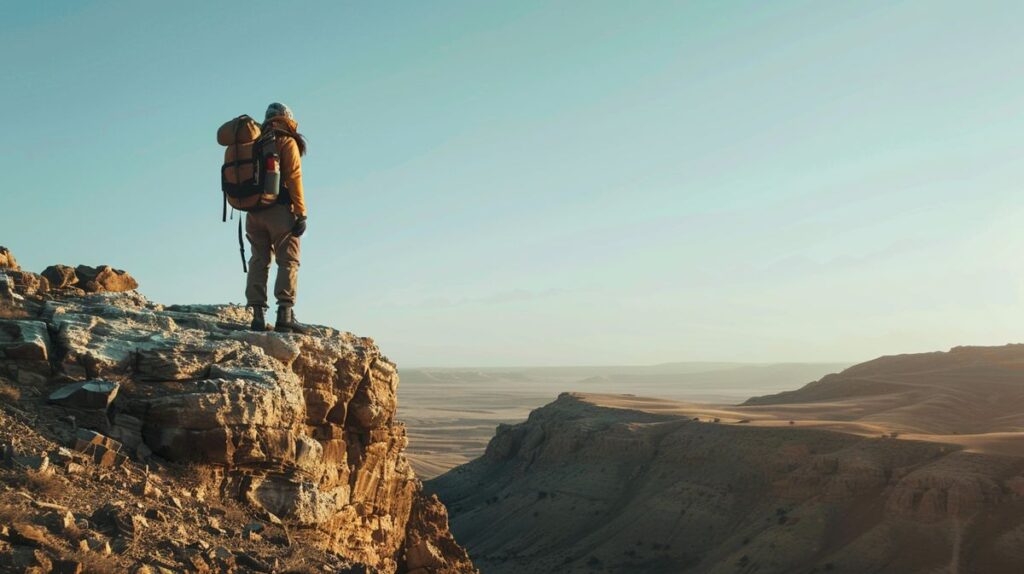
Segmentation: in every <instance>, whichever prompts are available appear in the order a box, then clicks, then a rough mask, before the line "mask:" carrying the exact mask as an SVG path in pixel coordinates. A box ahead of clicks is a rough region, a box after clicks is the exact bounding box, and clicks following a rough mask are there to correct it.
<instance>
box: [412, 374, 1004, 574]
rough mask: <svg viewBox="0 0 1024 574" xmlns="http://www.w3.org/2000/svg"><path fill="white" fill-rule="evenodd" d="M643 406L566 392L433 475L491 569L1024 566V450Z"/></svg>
mask: <svg viewBox="0 0 1024 574" xmlns="http://www.w3.org/2000/svg"><path fill="white" fill-rule="evenodd" d="M988 400H989V399H988V397H986V396H985V395H983V394H980V395H975V396H974V400H973V401H972V404H978V403H984V402H987V401H988ZM630 403H633V404H637V405H640V404H657V401H650V400H646V399H639V398H634V397H626V398H623V397H619V398H617V399H616V398H613V397H607V396H586V395H577V394H563V395H562V396H560V397H559V398H558V400H556V401H555V402H553V403H551V404H549V405H547V406H545V407H543V408H541V409H538V410H536V411H534V412H533V413H531V415H530V417H529V419H528V420H527V421H526V422H524V423H522V424H518V425H514V426H502V427H499V429H498V431H497V434H496V435H495V437H494V438H493V439H492V440H491V442H490V444H489V445H488V447H487V451H486V454H485V455H484V456H483V457H481V458H479V459H477V460H475V461H473V462H471V463H469V464H466V465H463V466H461V467H458V468H456V469H454V470H453V471H451V472H449V473H447V474H445V475H443V476H441V477H439V478H437V479H434V480H432V481H429V482H428V483H427V487H428V489H429V490H432V491H433V492H436V493H437V494H438V496H440V498H441V500H443V501H444V502H445V504H447V505H448V508H449V510H450V512H451V516H452V518H451V525H452V530H453V531H454V532H455V534H456V536H458V538H459V540H460V541H461V542H462V543H464V544H466V546H467V548H468V549H469V551H470V552H471V553H472V555H473V557H474V561H475V562H476V563H477V565H479V566H480V568H481V569H482V570H483V571H485V572H488V573H499V574H500V573H503V572H536V573H541V572H545V573H547V572H552V573H553V572H644V573H662V572H663V573H670V572H672V573H675V572H702V573H703V572H710V573H719V572H721V573H724V572H745V573H753V572H758V573H811V572H850V573H861V572H882V573H893V574H896V573H900V574H903V573H939V572H944V573H1001V572H1021V571H1024V458H1022V457H1019V456H1000V455H994V454H983V453H974V452H968V451H966V450H964V449H963V448H961V447H960V446H955V445H949V444H944V443H942V442H941V441H932V442H926V441H911V440H902V438H893V436H892V435H887V436H886V437H881V436H880V435H874V436H871V437H866V436H861V435H857V434H852V433H844V432H833V431H828V430H820V429H817V428H809V427H808V428H805V427H804V426H802V425H803V423H802V422H801V421H800V420H796V421H794V423H793V424H786V423H785V422H783V425H781V426H756V425H754V424H751V423H749V422H747V420H746V419H739V420H737V419H732V420H731V421H726V420H725V419H721V420H720V422H713V420H714V419H710V418H705V417H701V418H700V419H699V420H695V419H694V417H693V416H686V415H682V414H677V413H673V412H671V409H669V408H667V407H665V406H662V407H661V408H658V409H653V410H650V411H644V410H640V409H633V408H623V405H624V404H630ZM609 405H611V406H609ZM959 406H960V407H961V408H964V407H965V405H959ZM688 407H689V406H684V408H682V410H686V408H688ZM804 409H805V413H806V414H808V415H809V416H810V417H812V418H815V419H817V418H819V417H818V414H817V413H815V412H814V411H813V409H811V407H809V406H808V405H804ZM736 411H737V412H739V413H742V412H744V411H743V409H742V408H739V409H736Z"/></svg>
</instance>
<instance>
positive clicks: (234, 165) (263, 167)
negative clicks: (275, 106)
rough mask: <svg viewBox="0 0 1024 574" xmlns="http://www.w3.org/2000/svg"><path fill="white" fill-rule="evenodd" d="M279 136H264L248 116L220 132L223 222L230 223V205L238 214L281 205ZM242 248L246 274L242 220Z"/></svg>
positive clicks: (240, 238)
mask: <svg viewBox="0 0 1024 574" xmlns="http://www.w3.org/2000/svg"><path fill="white" fill-rule="evenodd" d="M276 136H277V133H276V132H275V131H274V130H268V131H267V132H266V133H264V132H263V131H262V129H261V128H260V124H259V123H257V122H256V120H254V119H252V118H251V117H249V116H247V115H244V114H243V115H240V116H238V117H237V118H235V119H233V120H229V121H228V122H227V123H225V124H224V125H222V126H220V129H218V130H217V143H219V144H220V145H222V146H225V148H226V149H225V150H224V164H223V165H222V166H221V168H220V188H221V192H222V193H223V194H224V208H223V214H222V215H221V221H227V220H228V205H230V206H231V207H232V208H233V209H236V210H238V211H259V210H261V209H266V208H268V207H270V206H272V205H274V204H275V203H277V198H278V196H279V195H280V193H281V166H280V164H279V163H278V160H279V157H278V155H277V142H276V140H275V138H276ZM238 249H239V251H240V252H241V253H242V271H243V272H247V271H248V268H247V266H246V262H245V242H244V241H243V234H242V218H241V217H239V218H238Z"/></svg>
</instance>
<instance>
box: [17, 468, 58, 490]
mask: <svg viewBox="0 0 1024 574" xmlns="http://www.w3.org/2000/svg"><path fill="white" fill-rule="evenodd" d="M19 478H20V480H19V482H20V485H21V486H22V487H24V488H27V489H28V490H30V491H32V492H34V493H36V494H38V495H41V496H48V497H54V496H56V495H57V494H59V493H61V492H62V491H63V490H64V484H63V482H62V481H61V479H60V477H59V476H57V475H55V474H54V473H53V471H52V470H49V469H47V470H28V471H25V473H24V474H22V475H21V477H19Z"/></svg>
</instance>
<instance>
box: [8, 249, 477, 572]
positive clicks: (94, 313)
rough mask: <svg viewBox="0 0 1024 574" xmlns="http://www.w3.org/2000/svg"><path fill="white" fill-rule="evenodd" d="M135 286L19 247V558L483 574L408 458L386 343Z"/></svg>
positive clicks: (17, 566) (154, 566) (13, 558)
mask: <svg viewBox="0 0 1024 574" xmlns="http://www.w3.org/2000/svg"><path fill="white" fill-rule="evenodd" d="M135 287H137V283H136V282H135V280H134V279H132V278H131V277H130V276H129V275H128V274H127V273H124V272H123V271H119V270H116V269H111V268H109V267H85V266H79V267H77V268H71V267H67V266H52V267H50V268H48V269H47V270H46V271H44V272H43V273H42V274H39V275H37V274H33V273H28V272H25V271H22V270H20V269H19V268H18V265H17V263H16V261H15V260H14V258H13V256H12V255H11V254H10V252H9V251H7V250H6V249H3V248H0V417H2V418H3V420H2V421H0V423H2V424H0V427H2V430H0V442H2V443H3V464H2V465H0V478H2V481H0V482H3V483H4V484H7V485H8V491H7V492H6V493H4V495H3V496H2V497H0V506H2V508H0V511H2V512H3V513H5V514H6V515H7V516H6V518H7V520H0V523H4V522H8V523H10V524H20V526H18V527H13V526H5V527H0V528H2V529H0V563H3V564H13V565H14V566H11V568H14V570H10V571H18V572H21V571H26V569H31V568H38V569H39V570H38V571H41V572H46V571H58V566H54V564H62V563H64V562H77V563H78V564H79V566H78V568H79V570H78V571H81V568H83V567H84V568H85V570H89V568H90V564H92V568H93V569H94V570H97V571H101V570H102V568H100V567H97V566H96V565H95V564H94V563H95V561H96V560H104V561H106V562H108V563H109V564H108V566H109V568H110V569H113V570H116V571H129V570H130V569H132V568H134V569H135V570H134V571H161V572H163V571H171V572H178V571H231V570H237V571H271V570H272V571H287V570H288V569H289V568H294V569H295V570H294V571H303V569H308V570H309V571H330V572H335V571H340V572H344V571H353V572H387V573H391V572H399V573H406V572H408V573H417V574H426V573H428V572H444V573H449V572H450V573H462V572H475V569H474V568H473V566H472V564H471V563H470V561H469V558H468V556H467V555H466V553H465V551H464V550H463V549H462V548H461V547H460V546H459V545H458V544H457V543H456V542H455V541H454V539H453V538H452V535H451V534H450V532H449V531H448V524H447V513H446V510H445V508H444V506H443V505H442V504H441V503H440V502H439V501H438V500H437V498H435V497H433V496H427V495H425V494H424V493H423V492H422V486H421V484H420V482H419V480H417V478H416V476H415V474H414V473H413V471H412V469H411V467H410V466H409V463H408V462H407V460H406V457H405V453H404V451H405V447H406V444H407V439H406V433H405V427H404V426H403V425H402V424H401V423H400V422H398V421H396V420H395V411H396V406H397V399H396V390H397V386H398V375H397V372H396V370H395V365H394V364H393V363H391V362H390V361H389V360H388V359H387V357H385V356H384V355H383V354H382V353H381V351H380V349H379V348H378V347H377V345H376V344H375V343H374V342H373V340H372V339H369V338H363V337H357V336H355V335H352V334H351V333H346V332H341V331H337V330H334V329H331V328H327V327H318V328H316V329H314V331H315V333H313V334H304V335H296V334H277V333H273V332H261V333H257V332H252V331H249V330H248V329H247V322H248V318H247V313H246V311H245V309H244V308H241V307H237V306H231V305H171V306H164V305H159V304H155V303H152V302H149V301H147V300H146V299H145V298H144V297H143V296H141V295H140V294H138V293H137V292H136V291H134V289H135ZM19 485H20V487H19ZM15 495H17V496H15ZM54 513H56V514H57V515H60V520H59V522H61V524H59V525H57V526H53V525H52V524H49V523H47V520H50V521H51V522H52V517H51V518H47V516H49V515H50V514H54ZM147 517H148V518H147ZM33 530H34V531H36V534H38V535H39V536H35V537H33V535H31V534H29V535H27V534H25V533H26V532H31V531H33ZM33 538H37V540H33ZM40 554H41V555H40ZM99 557H102V558H99ZM47 561H49V562H50V564H46V562H47ZM68 567H69V568H71V571H75V567H74V566H68ZM147 568H148V570H145V569H147ZM0 570H2V571H6V570H3V567H0ZM59 571H64V570H59Z"/></svg>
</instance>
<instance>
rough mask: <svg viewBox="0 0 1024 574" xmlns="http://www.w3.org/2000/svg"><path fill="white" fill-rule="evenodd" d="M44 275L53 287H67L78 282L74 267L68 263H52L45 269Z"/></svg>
mask: <svg viewBox="0 0 1024 574" xmlns="http://www.w3.org/2000/svg"><path fill="white" fill-rule="evenodd" d="M42 276H43V277H45V278H46V280H47V281H49V282H50V288H51V289H66V288H68V287H72V286H74V285H77V284H78V276H77V275H76V274H75V269H74V267H68V266H67V265H59V264H58V265H50V266H49V267H47V268H46V269H44V270H43V272H42Z"/></svg>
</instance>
